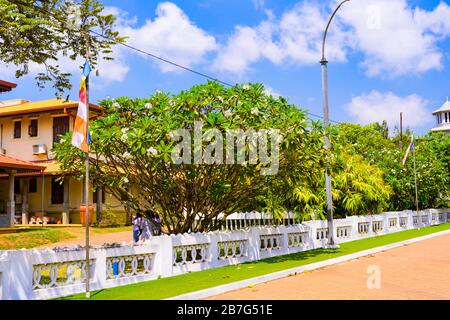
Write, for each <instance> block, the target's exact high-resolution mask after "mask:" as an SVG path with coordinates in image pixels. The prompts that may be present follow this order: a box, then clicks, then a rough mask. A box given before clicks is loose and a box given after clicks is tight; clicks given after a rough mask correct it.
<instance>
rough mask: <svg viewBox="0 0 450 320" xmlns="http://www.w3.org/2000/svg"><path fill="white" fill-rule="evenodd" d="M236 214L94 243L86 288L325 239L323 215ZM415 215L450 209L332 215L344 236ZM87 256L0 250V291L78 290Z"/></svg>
mask: <svg viewBox="0 0 450 320" xmlns="http://www.w3.org/2000/svg"><path fill="white" fill-rule="evenodd" d="M233 218H234V219H231V220H227V225H226V229H227V230H223V229H225V228H222V231H215V232H208V233H187V234H179V235H170V236H168V235H163V236H160V237H153V238H151V239H150V240H149V241H147V242H144V243H138V244H134V243H124V244H121V245H119V244H117V245H114V246H100V247H93V248H92V249H91V250H90V251H91V253H90V257H91V262H90V274H91V279H90V283H91V289H92V290H99V289H103V288H110V287H114V286H118V285H125V284H130V283H136V282H141V281H148V280H153V279H156V278H157V277H169V276H173V275H177V274H183V273H186V272H193V271H199V270H204V269H209V268H216V267H221V266H225V265H230V264H236V263H242V262H245V261H252V260H258V259H265V258H270V257H273V256H279V255H283V254H288V253H293V252H298V251H303V250H310V249H314V248H321V247H323V246H324V245H326V244H327V241H328V228H327V221H326V220H312V221H305V222H302V223H299V221H297V220H296V219H295V218H294V216H293V215H291V214H288V215H286V217H285V219H284V220H283V222H282V223H279V224H274V222H273V220H272V218H271V217H270V216H269V215H267V214H260V213H255V212H252V213H242V214H235V215H234V216H233ZM418 219H420V222H421V224H420V227H423V226H426V225H433V224H438V223H444V222H447V221H448V220H449V219H450V210H449V209H430V210H423V211H421V212H420V213H419V216H417V215H416V214H415V212H414V211H411V210H405V211H401V212H386V213H382V214H377V215H367V216H350V217H347V218H343V219H335V220H334V222H335V224H334V225H335V237H336V238H335V241H336V242H337V243H343V242H346V241H353V240H357V239H363V238H367V237H370V236H374V235H378V234H387V233H392V232H397V231H401V230H408V229H413V228H417V227H419V220H418ZM399 227H400V228H399ZM239 228H241V230H236V229H239ZM242 228H243V229H242ZM130 238H131V231H130ZM84 257H85V252H84V250H83V248H78V249H67V250H62V251H61V250H51V249H40V250H37V249H32V250H25V249H23V250H10V251H0V298H1V299H15V300H17V299H47V298H54V297H61V296H65V295H71V294H75V293H81V292H83V290H84V288H85V277H86V266H85V260H84Z"/></svg>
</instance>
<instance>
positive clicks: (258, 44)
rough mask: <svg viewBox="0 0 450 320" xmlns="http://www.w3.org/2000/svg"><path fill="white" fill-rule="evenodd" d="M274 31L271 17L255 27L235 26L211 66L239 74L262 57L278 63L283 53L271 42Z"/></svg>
mask: <svg viewBox="0 0 450 320" xmlns="http://www.w3.org/2000/svg"><path fill="white" fill-rule="evenodd" d="M268 14H269V15H270V13H269V12H268ZM275 32H276V24H275V23H274V22H273V21H272V19H271V17H269V19H268V20H267V21H263V22H262V23H261V24H259V25H258V26H257V27H256V28H250V27H241V26H237V27H236V28H235V32H234V34H233V35H232V36H231V37H230V39H229V40H228V43H227V44H226V45H225V46H223V47H222V48H221V49H220V50H219V53H218V55H217V57H216V59H215V60H214V62H213V68H214V69H215V70H218V71H224V72H230V73H233V74H238V75H239V74H243V73H245V72H247V71H248V70H249V67H250V65H251V64H252V63H254V62H257V61H259V60H261V59H262V58H265V59H268V60H269V61H271V62H272V63H275V64H279V63H280V62H281V60H282V59H283V53H282V51H281V50H280V48H279V47H278V46H277V44H275V43H274V42H272V37H273V34H274V33H275Z"/></svg>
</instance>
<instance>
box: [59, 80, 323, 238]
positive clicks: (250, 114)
mask: <svg viewBox="0 0 450 320" xmlns="http://www.w3.org/2000/svg"><path fill="white" fill-rule="evenodd" d="M100 104H101V105H102V106H103V107H104V108H105V110H104V115H103V116H102V117H100V118H98V119H96V120H95V121H93V122H92V123H91V127H90V128H91V129H90V131H91V136H92V141H93V142H92V145H91V151H92V154H91V170H92V172H90V175H91V179H92V180H93V181H94V182H95V184H96V187H105V188H106V189H107V190H108V192H110V193H111V194H113V195H114V196H115V197H116V198H117V199H119V200H121V201H123V203H124V204H125V205H126V206H128V207H131V208H132V209H134V210H145V209H150V210H153V211H155V212H157V213H158V214H159V215H160V217H161V219H162V223H163V227H164V228H165V230H166V231H168V232H186V231H189V230H191V231H208V230H212V229H214V228H217V227H218V225H219V223H220V221H221V220H223V219H224V218H225V217H226V216H227V215H229V214H231V213H233V212H236V211H253V210H264V209H267V208H269V207H270V203H274V202H276V203H277V205H279V204H280V202H279V201H277V200H276V199H277V197H279V196H280V194H279V193H276V191H277V189H276V188H275V189H271V188H269V186H272V185H274V184H276V183H277V182H276V181H282V180H283V179H284V178H287V179H289V176H288V174H291V173H292V172H297V173H299V174H300V175H299V176H297V177H296V179H297V180H302V179H303V180H305V181H306V180H309V179H310V177H311V175H312V176H314V174H313V172H314V171H317V172H319V171H321V170H322V169H321V167H320V166H321V163H320V158H322V155H321V153H322V152H323V148H322V142H321V132H320V130H319V129H320V128H317V126H316V125H314V124H313V125H311V124H310V123H309V121H308V120H307V118H306V115H305V112H304V111H302V110H300V109H298V108H297V107H296V106H294V105H292V104H289V103H288V101H287V100H286V99H284V98H282V97H279V98H277V99H275V98H273V97H272V96H269V95H267V94H266V93H265V92H264V87H263V86H262V85H259V84H255V85H243V86H235V87H232V88H225V87H223V86H222V85H220V84H218V83H216V82H208V83H207V84H205V85H197V86H194V87H192V88H191V89H189V90H186V91H182V92H180V93H179V94H177V95H172V94H167V93H163V92H157V93H155V94H154V95H152V96H151V97H149V98H145V99H131V98H127V97H122V98H118V99H116V100H114V101H113V100H104V101H101V102H100ZM196 123H201V128H200V129H198V126H196ZM209 129H214V130H215V131H214V132H215V134H216V136H215V137H213V138H212V139H211V137H209V139H208V137H206V136H205V134H206V133H207V131H208V130H209ZM179 130H185V131H186V132H188V133H189V134H191V135H192V139H191V140H190V141H189V143H188V145H189V146H191V147H192V148H191V151H189V154H188V155H187V152H188V151H187V150H184V151H182V152H181V154H178V156H180V157H181V158H183V157H185V159H190V160H192V162H191V163H181V164H176V163H174V150H178V151H180V149H179V148H178V146H179V144H180V141H179V140H177V139H179V138H180V137H178V138H177V139H174V132H175V133H176V132H177V131H178V132H179ZM195 130H199V132H200V137H201V138H203V139H202V142H201V144H200V146H201V148H200V149H202V150H198V147H196V146H195V143H194V142H195V140H196V137H195V133H196V132H195ZM230 130H237V131H239V130H242V131H243V132H247V133H248V132H249V130H254V132H256V133H257V134H260V133H270V132H271V130H272V131H276V132H279V134H280V136H281V137H280V140H279V144H278V145H275V144H273V140H272V137H271V138H270V139H269V140H268V141H266V146H267V147H268V149H270V152H269V154H270V160H273V161H276V163H275V162H271V163H270V164H267V163H266V164H263V163H261V161H259V160H261V159H258V161H256V162H254V161H251V159H250V158H251V157H250V154H252V152H254V151H255V150H254V149H252V146H253V145H252V144H251V143H248V142H249V140H248V139H249V136H247V137H246V139H247V140H244V144H243V145H244V155H245V159H246V160H245V161H244V162H243V163H237V161H235V162H234V163H224V162H222V163H220V161H216V160H217V159H225V158H226V157H227V155H228V153H227V152H228V150H229V149H227V148H228V147H229V146H230V145H232V149H233V150H234V151H236V157H235V158H234V159H235V160H237V159H238V156H239V150H238V147H237V146H238V141H237V140H234V138H233V140H232V141H229V140H228V139H226V141H222V143H223V148H218V146H219V145H220V144H214V143H215V142H217V140H218V139H219V138H218V134H219V133H222V136H223V137H226V136H227V133H228V132H229V131H230ZM197 133H198V132H197ZM175 135H176V134H175ZM69 136H70V134H69ZM69 136H68V137H66V139H64V140H62V143H61V144H59V145H57V146H56V147H55V149H54V152H55V155H56V159H57V160H59V161H60V163H61V169H62V170H63V171H64V172H65V174H67V175H76V176H78V177H80V178H81V177H82V176H83V175H84V172H83V170H84V167H83V154H82V153H80V151H79V150H78V149H76V148H74V147H72V146H71V145H70V143H69V141H70V139H69V138H70V137H69ZM219 136H220V135H219ZM185 139H186V137H184V138H183V140H185ZM241 142H242V141H241ZM245 142H247V143H245ZM213 144H214V145H215V147H216V148H210V147H211V145H213ZM267 144H268V145H270V147H269V146H268V145H267ZM256 146H257V151H258V152H257V155H258V156H260V155H261V146H263V145H261V144H260V140H258V144H257V145H256ZM253 147H254V146H253ZM277 148H278V151H279V152H278V157H277V159H275V158H273V159H272V156H273V155H274V151H276V149H277ZM198 152H200V155H201V157H200V159H201V160H202V162H201V163H195V161H194V160H195V157H196V155H198ZM208 153H209V156H210V157H209V159H213V161H212V163H210V164H206V163H205V162H208V159H207V158H208V157H207V155H208ZM233 157H234V156H233ZM294 161H295V162H294ZM272 165H276V166H277V168H276V172H275V173H276V174H273V175H264V174H262V173H263V170H264V169H267V168H268V167H269V166H272ZM286 204H287V203H286V201H284V203H283V205H286ZM284 208H285V209H287V206H284ZM278 212H281V211H278Z"/></svg>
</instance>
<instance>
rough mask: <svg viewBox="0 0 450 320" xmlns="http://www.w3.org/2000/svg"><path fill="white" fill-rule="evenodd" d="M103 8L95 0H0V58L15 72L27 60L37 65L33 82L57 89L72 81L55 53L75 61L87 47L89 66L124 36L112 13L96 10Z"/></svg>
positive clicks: (21, 69)
mask: <svg viewBox="0 0 450 320" xmlns="http://www.w3.org/2000/svg"><path fill="white" fill-rule="evenodd" d="M74 5H76V7H75V6H74ZM74 8H77V9H76V10H74ZM103 8H104V6H103V5H102V4H101V3H100V2H99V1H98V0H39V1H35V0H0V43H1V45H0V61H2V62H4V63H6V64H11V65H15V66H16V68H17V70H16V77H17V78H19V77H22V76H24V75H26V74H28V72H29V68H30V65H31V64H38V65H42V66H43V67H44V68H45V71H44V72H40V73H38V74H37V76H36V80H37V84H38V86H39V87H41V88H42V87H43V86H45V84H46V83H47V82H51V83H52V84H53V87H54V88H55V90H56V94H57V95H59V96H60V95H62V94H63V93H64V91H66V90H69V89H70V88H71V87H72V85H71V84H70V81H69V77H70V74H69V73H65V72H64V71H63V70H61V68H60V66H59V64H58V58H61V56H63V57H68V58H70V59H71V60H74V61H75V60H76V59H77V58H78V57H80V56H81V57H85V56H86V48H88V47H89V60H90V62H91V64H92V65H93V66H94V68H95V65H96V64H97V63H98V61H99V59H100V57H102V59H106V60H110V59H111V56H110V54H111V52H112V51H111V48H112V46H113V44H114V43H117V42H119V43H120V42H123V41H124V40H125V38H123V37H120V36H119V34H118V32H116V31H114V30H113V26H114V21H115V17H114V16H113V15H111V14H108V15H105V14H102V12H103ZM90 30H95V31H96V32H97V33H99V34H101V35H102V36H104V37H99V36H96V35H93V34H91V33H90V32H89V31H90Z"/></svg>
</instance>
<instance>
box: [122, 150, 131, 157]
mask: <svg viewBox="0 0 450 320" xmlns="http://www.w3.org/2000/svg"><path fill="white" fill-rule="evenodd" d="M122 157H124V158H126V159H128V158H130V157H131V154H130V153H129V152H128V151H126V152H124V153H123V154H122Z"/></svg>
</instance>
